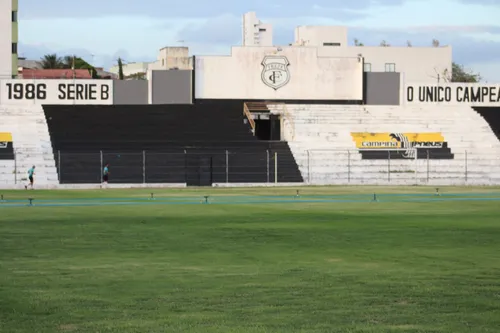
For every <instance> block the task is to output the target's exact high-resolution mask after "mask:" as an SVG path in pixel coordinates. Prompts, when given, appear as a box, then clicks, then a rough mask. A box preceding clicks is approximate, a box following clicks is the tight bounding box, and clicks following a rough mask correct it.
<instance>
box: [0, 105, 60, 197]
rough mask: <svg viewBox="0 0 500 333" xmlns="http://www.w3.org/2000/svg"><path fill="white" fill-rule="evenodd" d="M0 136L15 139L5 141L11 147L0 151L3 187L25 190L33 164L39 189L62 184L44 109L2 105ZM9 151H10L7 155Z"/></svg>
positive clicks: (0, 185)
mask: <svg viewBox="0 0 500 333" xmlns="http://www.w3.org/2000/svg"><path fill="white" fill-rule="evenodd" d="M0 133H4V134H3V135H4V136H9V137H11V143H7V142H5V141H4V144H3V146H8V145H10V148H9V147H6V148H3V149H0V155H2V156H0V188H23V187H24V185H25V184H26V183H27V172H28V169H29V168H31V167H32V166H33V165H35V166H36V174H35V182H36V183H35V186H39V187H47V186H54V185H57V184H58V183H59V180H58V175H57V170H56V167H55V161H54V154H53V151H52V145H51V140H50V136H49V132H48V128H47V123H46V121H45V116H44V113H43V109H42V107H40V106H36V105H32V106H22V107H17V106H0ZM0 141H2V140H0ZM7 148H9V149H7ZM7 151H10V152H9V153H8V154H7V153H6V152H7ZM2 152H4V153H2Z"/></svg>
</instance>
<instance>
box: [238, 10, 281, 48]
mask: <svg viewBox="0 0 500 333" xmlns="http://www.w3.org/2000/svg"><path fill="white" fill-rule="evenodd" d="M242 35H243V36H242V45H243V46H273V27H272V25H271V24H266V23H262V22H261V21H260V20H259V19H258V18H257V14H256V13H255V12H249V13H246V14H244V15H243V27H242Z"/></svg>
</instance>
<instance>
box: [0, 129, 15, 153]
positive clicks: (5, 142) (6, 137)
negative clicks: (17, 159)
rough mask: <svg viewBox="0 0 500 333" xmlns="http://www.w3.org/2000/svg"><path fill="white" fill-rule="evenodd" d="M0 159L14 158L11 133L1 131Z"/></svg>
mask: <svg viewBox="0 0 500 333" xmlns="http://www.w3.org/2000/svg"><path fill="white" fill-rule="evenodd" d="M0 160H14V147H13V145H12V134H11V133H4V132H0Z"/></svg>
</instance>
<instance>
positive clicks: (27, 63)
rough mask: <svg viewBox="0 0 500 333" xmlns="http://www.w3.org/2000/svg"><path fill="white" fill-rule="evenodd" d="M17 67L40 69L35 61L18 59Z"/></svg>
mask: <svg viewBox="0 0 500 333" xmlns="http://www.w3.org/2000/svg"><path fill="white" fill-rule="evenodd" d="M17 65H18V67H22V68H29V69H41V66H40V63H39V62H38V61H36V60H28V59H24V58H20V59H19V60H18V62H17Z"/></svg>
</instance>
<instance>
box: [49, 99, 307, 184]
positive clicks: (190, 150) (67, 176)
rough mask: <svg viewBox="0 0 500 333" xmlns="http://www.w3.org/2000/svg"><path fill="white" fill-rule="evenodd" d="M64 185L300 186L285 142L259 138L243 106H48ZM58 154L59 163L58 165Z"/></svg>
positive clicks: (214, 104)
mask: <svg viewBox="0 0 500 333" xmlns="http://www.w3.org/2000/svg"><path fill="white" fill-rule="evenodd" d="M44 110H45V116H46V119H47V120H48V126H49V130H50V135H51V137H52V143H53V146H54V152H55V156H56V157H55V158H56V160H57V165H58V167H60V169H59V172H60V178H61V184H96V183H99V182H100V176H101V168H102V165H103V164H105V163H110V165H111V167H110V171H111V179H110V183H111V184H113V183H114V184H118V183H121V184H123V183H127V184H141V183H150V184H151V183H157V184H159V183H171V184H187V185H211V184H214V183H226V182H229V183H266V182H268V181H271V182H272V181H274V179H275V173H274V163H275V162H274V156H275V153H277V155H278V159H277V163H278V170H279V173H278V175H277V178H278V181H279V182H282V183H284V182H287V183H290V182H294V183H296V182H302V181H303V180H302V177H301V174H300V172H299V170H298V167H297V164H296V163H295V160H294V158H293V155H292V153H291V151H290V149H289V147H288V144H287V143H286V142H270V141H259V140H258V139H257V138H255V137H254V136H253V135H252V133H251V131H250V128H249V125H248V124H246V123H244V121H243V114H242V106H241V103H236V102H235V103H233V104H230V103H227V102H226V103H220V104H217V103H213V104H207V105H203V104H201V105H200V104H198V105H197V104H195V105H141V106H138V105H133V106H124V105H115V106H113V105H111V106H105V105H102V106H64V105H58V106H45V107H44ZM59 157H60V160H59Z"/></svg>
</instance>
